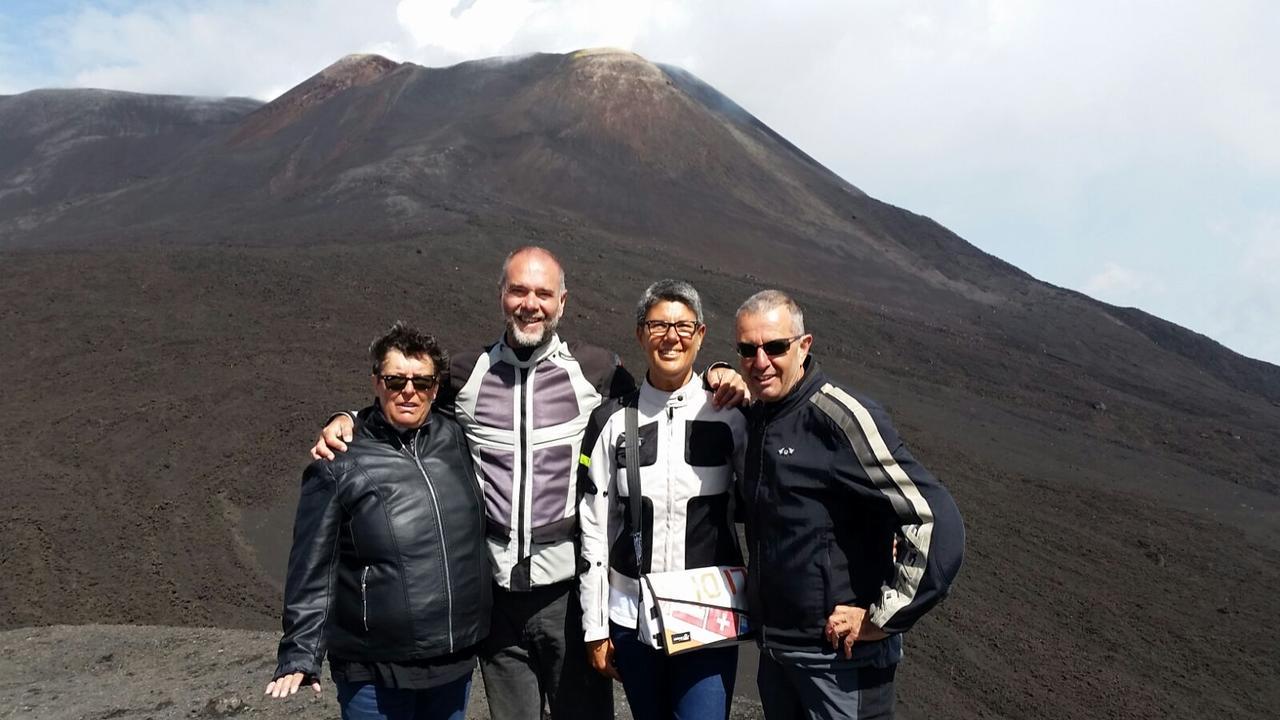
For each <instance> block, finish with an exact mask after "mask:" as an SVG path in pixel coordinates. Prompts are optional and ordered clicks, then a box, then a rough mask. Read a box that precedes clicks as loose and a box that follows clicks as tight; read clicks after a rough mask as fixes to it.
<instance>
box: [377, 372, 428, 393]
mask: <svg viewBox="0 0 1280 720" xmlns="http://www.w3.org/2000/svg"><path fill="white" fill-rule="evenodd" d="M378 379H379V380H381V381H382V384H383V385H385V386H386V388H387V389H388V390H390V391H391V392H400V391H401V390H403V389H404V386H405V385H407V384H409V383H410V382H412V383H413V388H414V389H415V390H417V391H418V392H427V391H428V390H430V389H431V388H433V387H435V386H436V383H437V382H439V380H440V379H439V378H438V377H437V376H435V375H419V376H417V377H410V376H408V375H379V376H378Z"/></svg>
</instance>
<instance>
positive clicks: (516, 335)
mask: <svg viewBox="0 0 1280 720" xmlns="http://www.w3.org/2000/svg"><path fill="white" fill-rule="evenodd" d="M559 326H560V316H559V315H556V316H555V317H549V318H547V319H546V320H544V321H543V323H542V332H541V333H538V334H537V335H530V334H528V333H525V332H523V331H522V330H520V329H518V328H517V327H516V321H515V318H510V317H509V318H507V338H508V339H510V340H511V342H512V344H513V345H515V346H516V347H519V348H535V347H538V346H539V345H542V344H543V343H545V342H546V341H547V340H550V339H551V336H552V335H554V334H555V332H556V328H557V327H559Z"/></svg>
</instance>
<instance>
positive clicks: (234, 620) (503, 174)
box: [0, 50, 1280, 718]
mask: <svg viewBox="0 0 1280 720" xmlns="http://www.w3.org/2000/svg"><path fill="white" fill-rule="evenodd" d="M861 141H866V142H871V141H873V139H862V140H861ZM923 171H924V170H922V172H923ZM1030 241H1033V240H1032V239H1029V242H1030ZM526 243H536V244H540V245H544V246H546V247H548V248H549V249H551V250H552V251H554V252H555V253H557V254H558V255H559V256H560V257H561V259H562V261H563V262H564V265H565V267H566V270H567V274H568V283H569V294H570V297H569V306H568V309H567V311H566V316H565V319H564V322H563V325H562V335H563V336H565V337H570V338H584V339H588V340H590V341H592V342H595V343H597V344H601V345H605V346H609V347H612V348H615V349H617V350H618V351H619V352H620V353H621V354H622V356H623V357H624V358H626V359H627V364H628V365H629V366H631V367H632V368H636V367H642V366H643V364H642V362H641V361H640V357H641V355H640V352H639V349H638V348H637V347H636V346H635V340H634V337H633V334H632V328H631V324H632V321H631V318H632V308H633V304H634V302H635V300H636V299H637V298H638V297H639V295H640V293H641V291H642V290H643V289H644V287H646V286H647V285H648V283H649V282H651V281H653V280H655V279H657V278H660V277H669V276H675V277H682V278H685V279H688V280H690V281H691V282H693V283H694V284H695V285H696V286H697V287H698V288H699V290H701V292H702V293H703V296H704V302H705V303H706V306H707V307H706V310H707V315H708V318H707V319H708V325H709V328H710V332H709V335H708V339H707V341H706V342H705V343H704V346H703V358H702V359H703V360H704V361H708V362H709V361H711V360H717V359H719V360H727V359H731V352H732V349H731V345H730V344H731V323H732V317H733V312H734V310H735V309H736V307H737V305H738V303H739V302H740V301H741V300H742V299H744V298H745V297H747V296H748V295H749V294H750V293H752V292H754V291H755V290H757V289H760V288H761V287H778V288H781V289H784V290H786V291H788V292H790V293H791V294H793V295H794V296H795V297H796V298H797V299H798V300H799V301H800V303H801V304H802V305H803V306H804V308H805V311H806V321H807V325H808V326H809V329H810V330H811V331H812V332H813V333H814V335H815V338H816V342H815V353H816V354H817V356H818V357H819V359H820V360H821V361H822V363H823V365H824V368H825V369H826V371H827V372H828V373H829V374H832V375H833V376H835V377H837V378H840V379H841V380H844V381H846V382H848V383H850V384H852V385H854V386H856V387H859V388H861V389H863V390H865V391H866V392H867V393H868V394H870V395H872V396H873V397H876V398H877V399H879V400H880V401H881V402H883V403H884V404H886V405H887V406H888V407H889V408H890V409H891V411H892V413H893V415H894V417H895V420H896V421H897V423H898V426H899V430H900V431H901V432H902V434H903V435H904V437H905V438H906V440H907V442H908V443H909V444H910V445H911V446H912V448H913V450H914V451H915V454H916V455H917V456H918V457H919V458H921V460H922V461H923V462H924V464H925V465H927V466H928V467H929V468H930V469H931V470H932V471H933V472H934V473H935V474H937V475H939V476H940V477H941V478H942V479H943V481H944V482H945V483H946V484H947V485H948V487H949V488H950V489H951V490H952V492H953V494H954V495H955V496H956V498H957V501H958V502H959V505H960V508H961V511H962V512H963V514H964V515H965V518H966V523H967V526H968V533H969V546H968V560H967V566H966V568H965V569H964V571H963V573H962V575H961V578H960V581H959V583H958V584H957V586H956V588H955V589H954V591H953V593H952V596H951V597H950V598H949V599H948V601H947V602H946V603H945V604H943V605H942V606H941V607H939V608H938V609H937V610H935V611H934V612H933V613H932V614H931V615H930V616H929V617H928V619H926V620H925V621H923V622H922V623H921V624H920V625H919V626H918V627H917V629H915V630H913V631H912V633H911V634H910V635H909V636H908V640H907V646H908V649H907V661H906V663H905V664H904V665H903V667H902V672H901V674H900V675H899V678H900V682H899V687H900V700H899V703H900V704H899V712H900V713H901V715H902V716H903V717H907V718H924V717H954V718H979V717H983V718H986V717H1006V718H1026V717H1040V718H1095V717H1126V718H1192V717H1202V716H1225V717H1257V718H1263V717H1272V716H1274V713H1275V708H1276V707H1280V686H1277V684H1276V683H1275V682H1274V679H1275V678H1276V677H1280V653H1278V652H1277V650H1276V647H1277V644H1276V641H1275V637H1274V632H1268V631H1267V630H1268V629H1269V628H1273V627H1274V624H1275V623H1274V618H1275V616H1276V615H1277V612H1278V611H1280V600H1278V599H1277V598H1280V564H1278V563H1276V561H1275V559H1276V557H1278V556H1280V554H1278V550H1280V522H1278V519H1280V368H1277V367H1275V366H1272V365H1269V364H1266V363H1263V362H1258V361H1255V360H1251V359H1249V358H1245V357H1243V356H1241V355H1238V354H1236V353H1234V352H1232V351H1231V350H1229V349H1227V348H1225V347H1222V346H1221V345H1219V344H1217V343H1215V342H1213V341H1212V340H1210V339H1208V338H1205V337H1203V336H1200V335H1197V334H1195V333H1192V332H1190V331H1188V330H1185V329H1183V328H1180V327H1178V326H1176V325H1173V324H1171V323H1168V322H1165V321H1163V320H1161V319H1159V318H1156V317H1153V316H1151V315H1148V314H1146V313H1143V312H1141V311H1139V310H1135V309H1132V308H1118V307H1113V306H1110V305H1107V304H1104V303H1101V302H1097V301H1095V300H1093V299H1091V298H1089V297H1086V296H1084V295H1081V294H1079V293H1075V292H1072V291H1069V290H1065V289H1062V288H1058V287H1054V286H1052V285H1049V284H1047V283H1044V282H1041V281H1039V280H1037V279H1035V278H1033V277H1031V276H1029V275H1028V274H1026V273H1024V272H1022V271H1021V270H1019V269H1018V268H1016V267H1014V266H1012V265H1010V264H1008V263H1006V262H1004V261H1002V260H1000V259H998V258H996V257H993V256H991V255H988V254H986V253H984V252H982V251H981V250H979V249H977V248H975V247H974V246H973V245H971V244H969V243H968V242H966V241H965V240H964V239H962V238H960V237H958V236H957V235H956V234H954V233H952V232H950V231H948V230H947V229H946V228H944V227H942V226H941V225H939V224H938V223H936V222H934V221H932V220H930V219H929V218H926V217H922V216H920V215H917V214H914V213H912V212H910V211H908V210H904V209H902V208H898V207H894V206H892V205H889V204H887V203H884V202H881V201H879V200H876V199H875V198H872V197H870V196H869V195H867V194H866V193H865V192H863V191H862V190H860V189H858V188H857V187H856V186H854V185H853V184H851V183H850V182H848V181H846V180H845V179H842V178H840V177H838V176H836V175H835V174H834V173H832V172H831V171H830V170H828V169H827V168H825V167H824V166H823V165H822V164H821V163H820V162H819V160H818V159H815V158H813V157H810V156H809V155H807V154H805V153H804V152H803V151H801V150H800V149H799V148H797V147H796V146H794V145H793V144H791V143H789V142H788V141H787V140H786V139H785V138H782V137H781V136H779V135H778V134H777V133H776V132H774V131H772V130H771V129H770V128H768V127H767V126H765V125H764V124H763V123H761V122H760V121H759V120H757V119H756V118H754V117H753V116H752V115H751V114H750V113H749V112H748V111H747V110H745V109H743V108H742V107H740V106H738V105H737V104H736V103H734V102H733V101H732V100H730V99H729V98H727V97H725V96H724V95H723V94H721V93H720V92H718V91H717V90H715V89H714V88H712V87H710V86H709V85H707V84H706V83H704V82H702V81H701V80H699V79H698V78H696V77H694V76H693V75H691V74H690V73H688V72H685V71H683V70H681V69H679V68H675V67H671V66H667V65H661V64H654V63H651V62H649V61H647V60H645V59H643V58H641V57H639V56H636V55H634V54H630V53H625V52H620V51H613V50H589V51H580V52H576V53H570V54H563V55H561V54H535V55H528V56H522V57H518V58H499V59H491V60H483V61H476V62H468V63H462V64H459V65H455V66H452V67H446V68H426V67H421V66H417V65H413V64H410V63H396V62H393V61H391V60H387V59H386V58H381V57H378V56H370V55H363V56H351V57H348V58H343V59H342V60H339V61H338V62H337V63H335V64H334V65H333V66H331V67H329V68H327V69H325V70H323V71H321V72H320V73H319V74H317V75H316V76H314V77H312V78H311V79H309V80H307V81H305V82H304V83H303V84H301V85H299V86H298V87H296V88H294V89H292V90H290V91H288V92H286V93H285V94H284V95H282V96H281V97H279V98H277V99H275V100H273V101H272V102H269V103H265V104H264V103H260V102H257V101H254V100H248V99H243V98H225V99H224V98H189V97H174V96H152V95H138V94H131V93H120V92H111V91H104V90H36V91H31V92H27V93H23V94H20V95H13V96H5V97H0V263H3V268H4V272H3V277H4V283H3V285H0V308H3V310H2V311H0V337H3V339H4V351H3V353H0V367H2V368H3V371H4V373H3V376H4V377H5V378H6V379H7V380H9V382H8V383H7V384H6V388H5V392H4V399H3V401H2V402H3V413H2V414H0V429H3V431H4V436H5V438H6V442H5V451H4V455H3V457H4V460H5V464H6V472H5V473H3V474H0V489H2V490H3V494H4V496H5V497H6V498H7V501H6V502H5V503H4V506H3V507H4V509H3V513H4V533H3V539H2V540H0V567H2V568H3V570H4V573H5V582H4V583H3V584H0V628H18V627H26V626H33V625H55V624H99V623H113V624H137V625H142V624H146V625H177V626H213V627H221V628H239V629H255V630H262V629H270V628H272V627H276V626H277V624H278V613H279V602H280V600H279V597H280V578H281V574H282V570H283V562H284V556H285V555H286V554H287V551H288V543H289V527H290V522H291V518H292V511H293V503H294V500H295V498H296V492H297V489H296V488H297V481H298V478H299V476H300V473H301V470H302V468H303V467H304V466H305V465H306V464H307V461H308V458H307V456H306V448H307V447H309V445H310V443H311V442H312V440H313V438H314V437H315V434H316V432H317V431H318V428H319V426H320V424H321V423H322V422H323V421H324V419H325V418H326V417H327V416H328V415H329V413H330V412H331V411H333V410H336V409H341V408H346V407H353V406H358V405H360V404H362V403H363V402H364V401H365V399H366V398H365V395H366V393H367V379H366V377H365V375H364V374H362V370H361V369H362V368H363V367H364V360H363V352H364V348H365V347H366V346H367V343H368V341H369V339H370V338H371V337H373V336H374V335H375V334H377V333H378V332H379V331H380V330H382V329H384V328H385V327H387V326H388V325H390V323H391V322H392V321H394V320H396V319H400V318H402V319H404V320H407V321H409V322H412V323H413V324H415V325H418V326H421V327H424V328H426V329H428V330H430V331H432V332H434V333H435V334H436V335H437V336H438V337H440V338H441V340H442V341H443V342H444V344H445V346H446V347H449V348H453V349H461V348H468V347H477V346H481V345H483V344H486V343H488V342H491V341H492V340H494V339H496V337H497V336H498V334H499V332H500V328H501V324H500V316H499V311H498V306H497V302H496V300H497V294H496V281H497V274H498V270H499V267H500V264H501V261H502V258H503V257H504V256H505V254H506V253H507V252H508V251H510V250H511V249H513V248H515V247H517V246H518V245H521V244H526ZM366 372H367V371H366ZM264 652H268V653H269V652H270V648H264ZM740 685H741V683H740Z"/></svg>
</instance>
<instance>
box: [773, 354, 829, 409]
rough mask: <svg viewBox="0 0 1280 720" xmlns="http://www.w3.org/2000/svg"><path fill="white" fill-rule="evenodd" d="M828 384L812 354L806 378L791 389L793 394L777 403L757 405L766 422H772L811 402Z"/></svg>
mask: <svg viewBox="0 0 1280 720" xmlns="http://www.w3.org/2000/svg"><path fill="white" fill-rule="evenodd" d="M826 382H827V375H826V373H824V372H822V368H821V367H820V366H819V365H818V361H817V359H816V358H814V356H813V354H812V353H810V355H809V357H807V358H805V360H804V377H801V378H800V382H798V383H796V386H795V387H793V388H791V392H789V393H787V395H786V397H784V398H782V399H781V400H778V401H777V402H771V403H765V402H759V403H756V405H757V410H758V411H759V412H760V414H761V415H763V416H764V418H765V419H766V420H771V419H773V418H775V417H777V416H779V415H781V414H783V413H788V412H791V411H792V410H794V409H795V408H797V407H799V406H800V405H803V404H804V403H806V402H808V401H809V398H810V396H812V395H813V394H814V393H815V392H817V391H818V388H820V387H822V385H823V384H824V383H826Z"/></svg>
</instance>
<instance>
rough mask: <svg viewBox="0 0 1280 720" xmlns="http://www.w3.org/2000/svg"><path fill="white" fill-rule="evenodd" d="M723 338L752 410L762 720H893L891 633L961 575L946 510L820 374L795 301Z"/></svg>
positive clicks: (897, 449)
mask: <svg viewBox="0 0 1280 720" xmlns="http://www.w3.org/2000/svg"><path fill="white" fill-rule="evenodd" d="M736 326H737V327H736V332H737V350H738V355H739V356H740V358H741V364H742V372H743V376H744V377H745V378H746V381H747V386H748V388H750V390H751V393H752V395H753V396H754V397H755V398H756V399H757V400H758V401H759V402H757V403H756V404H755V405H753V406H752V407H751V409H750V411H749V412H748V439H747V456H746V469H745V472H744V478H743V483H742V488H741V493H742V500H743V503H744V508H745V511H746V512H745V520H746V527H747V543H748V551H749V554H750V565H749V578H748V582H747V587H748V596H749V603H750V610H751V619H752V620H753V622H754V623H755V625H756V627H757V628H758V629H759V635H758V642H759V644H760V648H761V652H760V666H759V671H758V675H757V683H758V685H759V689H760V701H761V703H762V705H763V707H764V711H765V717H766V718H769V720H790V719H791V718H851V719H852V718H858V719H859V720H862V719H863V718H891V717H893V712H894V684H893V678H894V671H895V669H896V667H897V663H898V661H899V660H900V659H901V658H902V633H903V632H905V631H906V630H907V629H908V628H910V627H911V625H912V624H913V623H915V622H916V621H917V620H919V619H920V617H921V616H923V615H924V614H925V613H926V612H927V611H928V610H929V609H930V608H932V607H933V606H934V605H935V604H937V603H938V602H939V601H940V600H942V599H943V597H944V596H945V595H946V593H947V590H948V589H949V587H950V585H951V582H952V580H953V579H954V578H955V576H956V574H957V572H958V571H959V569H960V563H961V559H962V556H963V552H964V526H963V523H962V521H961V518H960V513H959V510H958V509H957V508H956V505H955V502H954V501H953V500H952V498H951V495H950V494H949V493H948V492H947V490H946V488H944V487H943V486H942V484H941V483H939V482H938V481H937V479H935V478H934V477H933V476H932V475H931V474H929V472H928V471H927V470H925V468H924V467H923V466H921V465H920V464H919V463H918V462H916V460H915V458H914V457H912V455H911V453H910V452H908V451H907V448H906V446H905V445H904V444H903V443H902V440H901V439H900V438H899V437H898V435H897V433H896V432H895V431H894V429H893V425H892V423H891V422H890V421H889V417H888V415H887V414H886V413H885V412H884V410H883V409H881V408H880V406H879V405H877V404H875V403H874V402H872V401H871V400H869V399H867V398H865V397H861V396H858V395H856V394H855V393H853V392H850V391H848V390H846V389H845V388H843V387H841V386H840V385H838V384H837V383H835V382H833V381H832V380H830V379H829V378H828V377H827V376H826V375H825V374H824V373H823V372H822V369H821V368H820V367H819V366H818V363H817V361H816V360H815V359H814V358H813V356H812V355H811V354H810V349H811V348H812V346H813V336H812V335H810V334H808V333H806V332H805V329H804V316H803V313H802V312H801V310H800V307H799V305H797V304H796V302H795V301H794V300H792V299H791V298H790V297H788V296H787V295H786V294H784V293H782V292H779V291H777V290H765V291H762V292H759V293H756V294H755V295H753V296H751V297H750V298H748V299H747V301H746V302H744V303H743V304H742V306H741V307H740V308H739V309H738V313H737V322H736Z"/></svg>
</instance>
